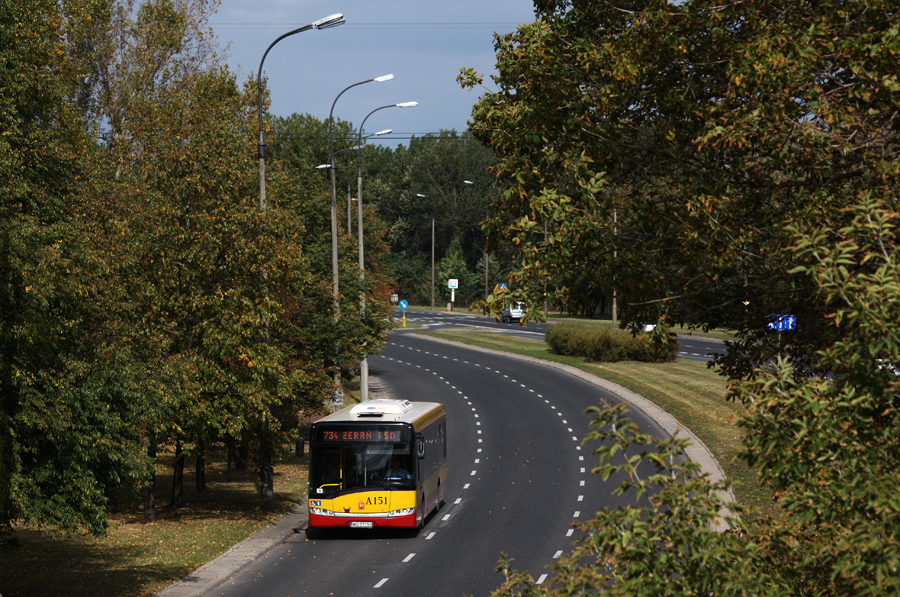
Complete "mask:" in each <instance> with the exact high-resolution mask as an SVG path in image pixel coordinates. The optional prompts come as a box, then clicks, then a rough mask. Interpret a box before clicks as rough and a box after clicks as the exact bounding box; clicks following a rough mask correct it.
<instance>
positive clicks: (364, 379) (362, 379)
mask: <svg viewBox="0 0 900 597" xmlns="http://www.w3.org/2000/svg"><path fill="white" fill-rule="evenodd" d="M418 105H419V102H403V103H401V104H389V105H387V106H381V107H380V108H375V109H374V110H372V111H371V112H369V113H368V114H366V117H365V118H363V121H362V124H360V125H359V143H358V146H360V147H361V146H362V144H363V139H364V137H363V128H364V127H365V126H366V120H368V119H369V116H371V115H372V114H374V113H375V112H378V111H379V110H384V109H385V108H414V107H416V106H418ZM389 132H391V131H390V129H388V130H386V131H381V132H378V133H375V135H376V136H377V135H386V134H387V133H389ZM370 136H371V135H370ZM356 164H357V168H356V214H357V225H356V229H357V234H358V236H359V285H360V286H359V316H360V319H362V318H363V317H364V316H365V310H366V290H365V271H366V262H365V256H364V252H363V195H362V150H360V152H359V153H357V154H356ZM348 215H349V214H348ZM349 231H350V221H349V219H348V221H347V232H349ZM359 399H360V402H365V401H366V400H368V399H369V359H368V357H367V356H366V355H365V354H364V355H363V359H362V361H360V363H359Z"/></svg>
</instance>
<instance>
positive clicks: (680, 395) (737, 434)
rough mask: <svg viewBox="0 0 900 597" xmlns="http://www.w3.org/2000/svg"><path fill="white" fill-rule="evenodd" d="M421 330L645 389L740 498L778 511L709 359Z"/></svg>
mask: <svg viewBox="0 0 900 597" xmlns="http://www.w3.org/2000/svg"><path fill="white" fill-rule="evenodd" d="M419 333H425V334H427V335H431V336H436V337H439V338H446V339H448V340H455V341H457V342H463V343H465V344H470V345H473V346H480V347H482V348H490V349H492V350H498V351H503V352H511V353H514V354H520V355H525V356H529V357H534V358H538V359H543V360H546V361H553V362H556V363H562V364H564V365H569V366H572V367H577V368H578V369H581V370H582V371H585V372H587V373H591V374H593V375H596V376H598V377H602V378H604V379H607V380H609V381H611V382H613V383H617V384H619V385H621V386H623V387H625V388H627V389H629V390H631V391H632V392H635V393H637V394H640V395H641V396H643V397H644V398H647V399H648V400H650V401H651V402H653V403H655V404H656V405H657V406H659V407H660V408H662V409H663V410H665V411H666V412H668V413H670V414H671V415H673V416H674V417H675V418H677V419H678V420H679V421H680V422H681V424H682V425H684V426H685V427H687V428H688V429H690V430H691V431H693V432H694V433H695V434H696V435H697V437H699V438H700V440H701V441H702V442H703V443H704V444H706V447H707V448H709V450H710V451H711V452H712V454H713V455H714V456H715V457H716V459H717V460H718V461H719V464H721V466H722V468H723V469H724V471H725V474H726V476H727V477H728V479H729V480H731V482H732V483H733V484H734V494H735V499H736V500H737V501H738V503H740V504H742V505H744V506H749V507H751V508H752V509H756V510H759V511H760V512H761V513H763V514H769V515H775V514H777V507H776V506H775V504H774V502H773V500H772V496H771V493H770V492H769V491H767V490H766V489H765V488H764V487H762V486H761V485H760V484H759V483H758V481H757V479H756V474H755V473H754V471H753V470H752V469H750V468H749V467H748V466H747V465H746V464H744V463H743V462H741V461H739V460H738V459H737V454H738V452H739V451H740V449H741V434H742V432H741V431H740V430H739V429H738V428H736V427H735V426H734V425H733V424H732V422H733V421H734V419H735V417H736V416H737V414H738V413H739V412H740V410H741V406H740V405H736V404H733V403H731V402H727V401H726V400H725V393H726V381H725V380H724V379H723V378H722V377H721V376H719V375H717V374H716V373H715V372H714V371H713V370H711V369H708V368H707V367H706V364H705V363H700V362H697V361H689V360H686V359H679V360H678V361H676V362H674V363H638V362H633V361H623V362H618V363H592V362H590V361H588V360H587V359H583V358H578V357H569V356H563V355H558V354H553V353H552V352H550V348H549V347H548V346H547V344H546V343H545V342H543V341H542V340H531V339H525V338H516V337H512V336H506V335H503V334H495V333H484V332H477V331H476V332H472V331H444V332H419Z"/></svg>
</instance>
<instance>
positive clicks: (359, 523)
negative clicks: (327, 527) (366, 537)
mask: <svg viewBox="0 0 900 597" xmlns="http://www.w3.org/2000/svg"><path fill="white" fill-rule="evenodd" d="M373 526H374V523H373V522H372V521H371V520H355V521H353V522H351V523H350V528H351V529H371V528H372V527H373Z"/></svg>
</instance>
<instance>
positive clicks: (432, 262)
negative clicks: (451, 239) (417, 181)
mask: <svg viewBox="0 0 900 597" xmlns="http://www.w3.org/2000/svg"><path fill="white" fill-rule="evenodd" d="M416 197H421V198H422V199H430V197H429V196H428V195H423V194H422V193H416ZM431 310H432V311H434V200H432V201H431Z"/></svg>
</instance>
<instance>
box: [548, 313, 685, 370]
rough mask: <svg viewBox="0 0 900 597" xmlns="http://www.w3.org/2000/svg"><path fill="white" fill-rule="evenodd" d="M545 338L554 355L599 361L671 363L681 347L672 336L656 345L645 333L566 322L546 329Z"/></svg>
mask: <svg viewBox="0 0 900 597" xmlns="http://www.w3.org/2000/svg"><path fill="white" fill-rule="evenodd" d="M545 338H546V341H547V344H548V345H549V346H550V348H551V349H552V350H553V352H555V353H556V354H563V355H569V356H579V357H586V358H588V359H591V360H592V361H598V362H615V361H641V362H645V363H670V362H672V361H674V360H675V359H677V358H678V350H679V349H680V347H681V344H680V343H679V342H678V340H675V339H674V338H673V339H672V341H671V342H665V343H663V344H662V345H661V346H659V345H657V344H655V343H654V342H653V341H651V339H650V337H649V336H646V335H637V334H632V333H630V332H626V331H623V330H617V329H610V328H607V327H601V326H593V325H580V324H577V323H568V322H565V323H558V324H556V325H552V326H550V327H549V328H547V332H546V334H545Z"/></svg>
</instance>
